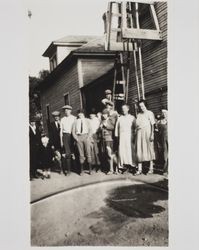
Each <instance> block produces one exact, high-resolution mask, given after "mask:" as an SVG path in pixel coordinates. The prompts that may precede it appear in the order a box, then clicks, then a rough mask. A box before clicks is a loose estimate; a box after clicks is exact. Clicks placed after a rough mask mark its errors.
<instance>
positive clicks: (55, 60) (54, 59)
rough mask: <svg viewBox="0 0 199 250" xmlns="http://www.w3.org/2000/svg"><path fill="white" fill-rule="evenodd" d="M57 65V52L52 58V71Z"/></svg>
mask: <svg viewBox="0 0 199 250" xmlns="http://www.w3.org/2000/svg"><path fill="white" fill-rule="evenodd" d="M56 67H57V54H56V53H55V54H54V55H53V56H52V57H51V58H50V71H53V70H54V69H55V68H56Z"/></svg>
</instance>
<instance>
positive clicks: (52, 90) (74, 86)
mask: <svg viewBox="0 0 199 250" xmlns="http://www.w3.org/2000/svg"><path fill="white" fill-rule="evenodd" d="M67 92H69V98H70V105H71V106H72V107H73V111H74V114H76V112H77V110H78V109H79V108H80V91H79V83H78V72H77V64H76V62H74V63H73V64H72V65H70V66H68V68H67V70H65V72H62V73H60V74H59V76H58V77H57V78H56V79H55V80H54V82H51V83H50V84H49V85H48V87H46V89H45V90H43V91H42V92H41V105H42V114H43V122H44V128H45V132H47V111H46V105H47V104H49V108H50V121H52V116H51V113H52V112H53V111H54V110H60V111H61V107H62V106H64V94H65V93H67Z"/></svg>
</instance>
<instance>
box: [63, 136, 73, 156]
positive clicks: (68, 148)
mask: <svg viewBox="0 0 199 250" xmlns="http://www.w3.org/2000/svg"><path fill="white" fill-rule="evenodd" d="M63 145H64V150H65V154H66V158H67V159H69V158H71V154H72V136H71V134H68V133H63Z"/></svg>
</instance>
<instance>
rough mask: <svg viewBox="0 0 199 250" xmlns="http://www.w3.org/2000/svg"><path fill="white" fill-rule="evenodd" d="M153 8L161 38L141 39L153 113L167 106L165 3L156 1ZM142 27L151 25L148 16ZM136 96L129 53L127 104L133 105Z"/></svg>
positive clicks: (146, 86) (144, 71)
mask: <svg viewBox="0 0 199 250" xmlns="http://www.w3.org/2000/svg"><path fill="white" fill-rule="evenodd" d="M155 9H156V13H157V17H158V21H159V25H160V29H161V31H162V35H163V40H162V41H146V40H145V41H143V42H142V60H143V74H144V82H145V93H146V99H147V103H148V106H149V107H148V108H149V109H150V110H152V111H153V112H154V113H159V111H160V109H161V108H162V107H165V108H167V3H160V2H159V3H156V4H155ZM142 27H143V28H144V27H145V28H151V27H152V23H151V22H150V18H149V16H148V17H145V19H144V21H143V23H142ZM161 89H162V91H161ZM158 90H159V91H158ZM137 98H138V96H137V88H136V80H135V71H134V62H133V57H132V55H131V63H130V84H129V96H128V100H129V104H130V105H131V106H133V101H134V100H135V99H137Z"/></svg>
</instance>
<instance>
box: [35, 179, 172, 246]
mask: <svg viewBox="0 0 199 250" xmlns="http://www.w3.org/2000/svg"><path fill="white" fill-rule="evenodd" d="M153 184H154V185H155V186H158V187H160V186H161V187H163V188H164V187H166V185H167V181H166V180H164V179H162V180H160V181H157V182H154V183H153ZM155 186H152V185H150V184H146V183H142V182H140V181H136V180H130V179H126V180H114V181H110V182H106V183H103V182H102V183H96V184H92V185H87V186H85V187H81V188H77V189H72V190H70V191H67V192H64V193H60V194H58V195H55V196H52V197H50V198H47V199H44V200H41V201H39V202H36V203H34V204H32V205H31V243H32V246H167V245H168V192H167V191H164V189H160V188H158V187H155Z"/></svg>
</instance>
